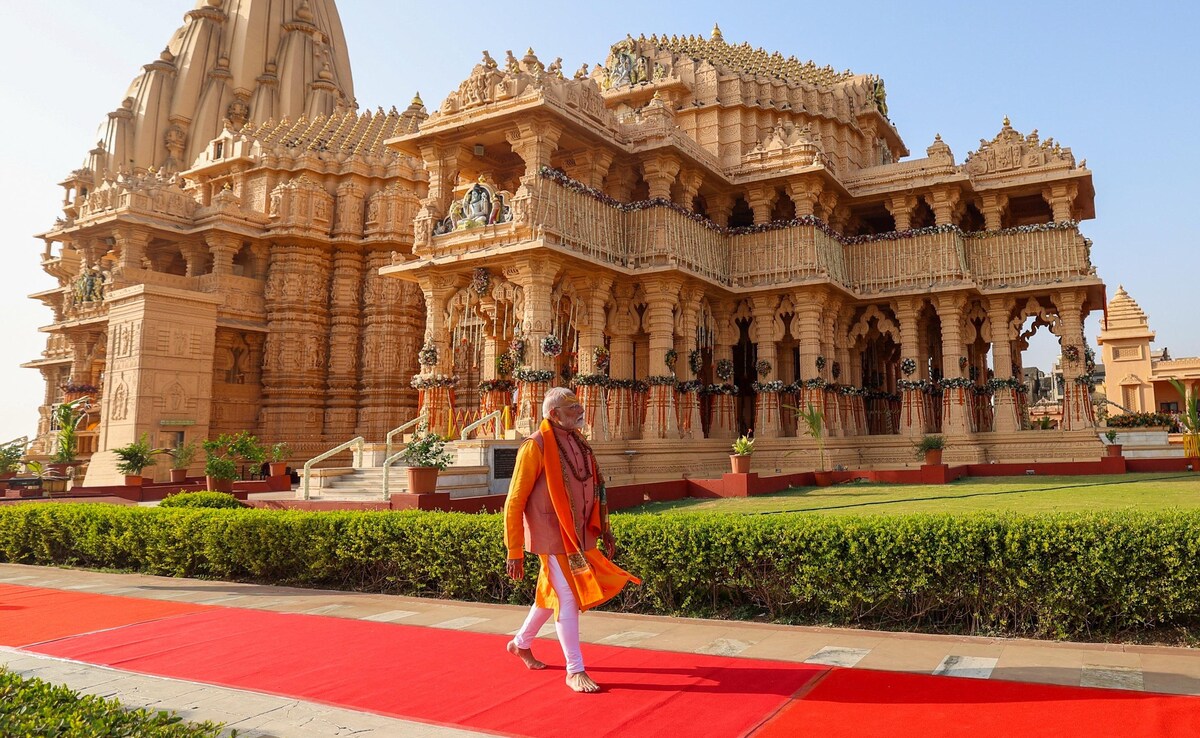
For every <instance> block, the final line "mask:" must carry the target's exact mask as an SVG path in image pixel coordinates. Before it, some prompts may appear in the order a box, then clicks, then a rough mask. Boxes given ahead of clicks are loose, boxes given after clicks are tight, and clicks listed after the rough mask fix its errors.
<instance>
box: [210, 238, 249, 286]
mask: <svg viewBox="0 0 1200 738" xmlns="http://www.w3.org/2000/svg"><path fill="white" fill-rule="evenodd" d="M204 242H205V243H206V244H208V250H209V253H211V254H212V273H213V274H216V275H221V274H233V257H234V256H237V252H238V250H239V249H241V248H242V239H241V238H240V237H238V236H235V235H233V234H230V233H221V232H220V231H209V232H208V233H206V234H204Z"/></svg>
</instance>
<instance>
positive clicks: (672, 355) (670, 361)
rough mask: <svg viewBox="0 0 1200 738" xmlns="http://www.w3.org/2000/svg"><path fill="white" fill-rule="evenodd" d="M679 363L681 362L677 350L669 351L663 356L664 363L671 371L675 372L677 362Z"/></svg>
mask: <svg viewBox="0 0 1200 738" xmlns="http://www.w3.org/2000/svg"><path fill="white" fill-rule="evenodd" d="M677 361H679V352H678V351H676V350H675V349H673V348H671V349H667V352H666V353H665V354H663V363H664V364H666V365H667V368H668V369H670V370H671V371H675V362H677Z"/></svg>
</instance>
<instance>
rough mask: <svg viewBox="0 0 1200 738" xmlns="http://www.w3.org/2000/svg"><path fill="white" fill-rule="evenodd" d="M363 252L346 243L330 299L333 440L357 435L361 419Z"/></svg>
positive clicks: (329, 426)
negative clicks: (359, 360)
mask: <svg viewBox="0 0 1200 738" xmlns="http://www.w3.org/2000/svg"><path fill="white" fill-rule="evenodd" d="M362 268H363V257H362V253H361V252H359V251H358V249H357V248H355V247H353V246H349V245H346V244H343V245H340V246H338V248H337V250H336V251H335V252H334V254H333V285H332V289H331V290H330V296H329V378H328V385H327V386H328V390H327V392H326V394H325V435H326V439H327V440H329V441H335V442H339V443H340V442H341V441H347V440H349V439H351V438H353V437H354V436H355V432H354V431H355V426H356V425H357V419H358V394H359V393H358V346H359V316H360V315H362V304H361V302H360V295H361V294H362Z"/></svg>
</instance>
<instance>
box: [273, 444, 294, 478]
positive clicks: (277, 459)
mask: <svg viewBox="0 0 1200 738" xmlns="http://www.w3.org/2000/svg"><path fill="white" fill-rule="evenodd" d="M291 454H292V449H291V448H290V447H289V446H288V445H287V444H286V443H284V442H283V441H280V442H279V443H276V444H275V445H273V446H271V467H270V472H271V476H273V477H282V476H283V475H285V474H287V458H288V456H290V455H291Z"/></svg>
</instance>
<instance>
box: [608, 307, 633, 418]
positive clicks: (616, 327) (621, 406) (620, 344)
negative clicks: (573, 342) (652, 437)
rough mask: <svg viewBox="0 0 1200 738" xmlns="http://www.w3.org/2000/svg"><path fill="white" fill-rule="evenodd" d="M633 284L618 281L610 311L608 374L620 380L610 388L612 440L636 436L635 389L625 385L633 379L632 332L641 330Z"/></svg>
mask: <svg viewBox="0 0 1200 738" xmlns="http://www.w3.org/2000/svg"><path fill="white" fill-rule="evenodd" d="M633 292H634V289H633V285H630V284H628V283H621V284H617V285H616V286H615V288H614V290H613V306H612V308H611V310H610V311H609V313H608V331H609V335H610V336H611V340H610V342H609V352H610V354H611V356H610V357H609V368H608V374H609V377H610V378H611V379H612V380H613V381H614V382H615V383H618V384H616V385H614V387H613V388H612V389H610V390H609V392H608V428H609V435H610V437H611V438H612V439H613V440H628V439H631V438H637V432H636V429H637V423H635V422H634V420H633V417H632V413H633V404H632V402H633V391H632V389H631V388H630V387H629V386H622V385H624V384H627V383H629V382H632V381H633V378H634V377H633V334H634V333H637V330H638V315H637V312H636V310H635V308H634V305H633Z"/></svg>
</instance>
